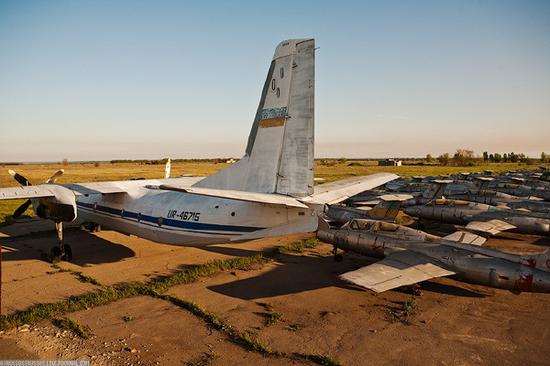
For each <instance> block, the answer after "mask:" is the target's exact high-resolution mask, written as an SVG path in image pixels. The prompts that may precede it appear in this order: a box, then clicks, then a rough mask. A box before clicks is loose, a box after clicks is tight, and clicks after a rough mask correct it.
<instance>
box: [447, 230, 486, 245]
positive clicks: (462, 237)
mask: <svg viewBox="0 0 550 366" xmlns="http://www.w3.org/2000/svg"><path fill="white" fill-rule="evenodd" d="M441 239H443V240H449V241H455V242H457V243H464V244H473V245H483V243H485V242H486V241H487V239H485V238H484V237H482V236H479V235H476V234H472V233H467V232H465V231H456V232H454V233H452V234H450V235H447V236H444V237H443V238H441Z"/></svg>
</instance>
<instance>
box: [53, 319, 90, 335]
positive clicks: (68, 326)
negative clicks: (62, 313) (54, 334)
mask: <svg viewBox="0 0 550 366" xmlns="http://www.w3.org/2000/svg"><path fill="white" fill-rule="evenodd" d="M53 323H54V324H55V325H57V326H58V327H59V328H61V329H63V330H68V331H71V332H73V333H74V334H76V335H77V336H79V337H80V338H84V339H88V338H90V332H89V330H88V329H87V327H85V326H84V325H82V324H80V323H79V322H78V321H76V320H73V319H71V318H65V319H58V320H55V321H54V322H53Z"/></svg>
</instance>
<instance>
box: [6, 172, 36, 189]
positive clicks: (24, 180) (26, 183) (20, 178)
mask: <svg viewBox="0 0 550 366" xmlns="http://www.w3.org/2000/svg"><path fill="white" fill-rule="evenodd" d="M8 173H10V175H11V176H12V177H13V178H14V179H15V180H16V181H17V183H19V184H21V185H22V186H32V184H31V182H29V180H28V179H27V178H25V177H24V176H22V175H21V174H19V173H17V172H14V171H13V170H11V169H10V170H8Z"/></svg>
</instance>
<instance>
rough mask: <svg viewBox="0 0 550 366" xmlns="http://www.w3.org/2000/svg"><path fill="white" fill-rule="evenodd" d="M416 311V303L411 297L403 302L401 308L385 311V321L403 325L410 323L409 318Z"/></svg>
mask: <svg viewBox="0 0 550 366" xmlns="http://www.w3.org/2000/svg"><path fill="white" fill-rule="evenodd" d="M417 310H418V303H417V302H416V299H415V298H414V297H411V298H410V299H409V300H407V301H403V303H402V304H401V308H390V309H387V317H386V318H387V320H389V321H390V322H392V323H395V322H401V323H403V324H405V325H409V324H410V323H411V318H412V317H413V316H414V315H415V314H416V312H417Z"/></svg>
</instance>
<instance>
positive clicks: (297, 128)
mask: <svg viewBox="0 0 550 366" xmlns="http://www.w3.org/2000/svg"><path fill="white" fill-rule="evenodd" d="M314 66H315V41H314V40H313V39H293V40H287V41H283V42H281V43H280V44H279V45H278V46H277V48H276V50H275V54H274V56H273V60H272V61H271V66H270V67H269V71H268V74H267V78H266V80H265V83H264V87H263V90H262V95H261V98H260V104H259V106H258V110H257V112H256V117H255V118H254V123H253V125H252V129H251V131H250V135H249V137H248V144H247V147H246V152H245V155H244V156H243V158H242V159H240V160H239V161H238V162H237V163H235V164H233V165H231V166H229V167H227V168H225V169H223V170H221V171H219V172H218V173H216V174H213V175H211V176H209V177H207V178H205V179H203V180H201V181H200V182H198V183H197V184H196V186H197V187H204V188H214V189H231V190H239V191H248V192H259V193H279V194H286V195H291V196H295V197H304V196H308V195H310V194H312V193H313V145H314V141H313V132H314V131H313V129H314Z"/></svg>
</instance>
